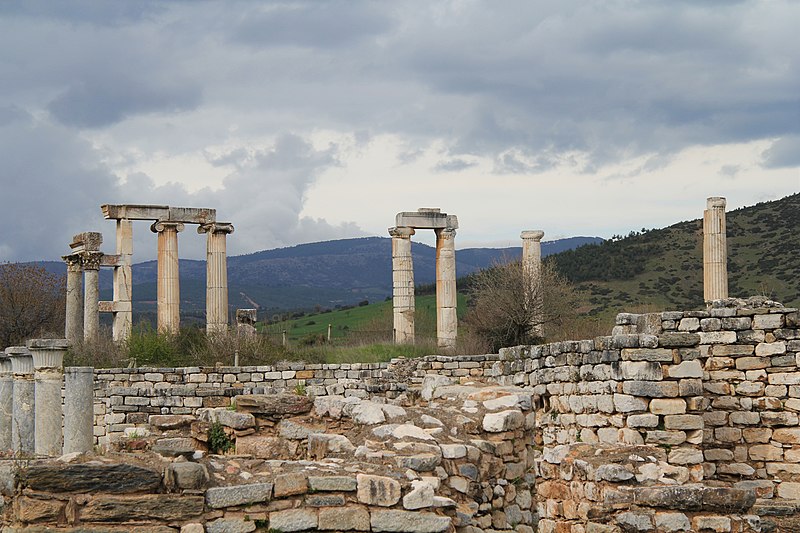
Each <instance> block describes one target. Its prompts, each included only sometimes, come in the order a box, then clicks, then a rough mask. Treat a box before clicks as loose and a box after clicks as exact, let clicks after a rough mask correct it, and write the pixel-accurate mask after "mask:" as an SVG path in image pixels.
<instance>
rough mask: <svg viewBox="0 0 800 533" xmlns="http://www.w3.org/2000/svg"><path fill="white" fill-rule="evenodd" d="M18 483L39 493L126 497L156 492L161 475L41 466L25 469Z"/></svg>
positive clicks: (108, 467) (113, 467)
mask: <svg viewBox="0 0 800 533" xmlns="http://www.w3.org/2000/svg"><path fill="white" fill-rule="evenodd" d="M20 480H21V484H22V486H23V487H25V488H29V489H31V490H34V491H40V492H62V493H72V494H80V493H86V492H93V493H94V492H107V493H112V494H126V493H135V492H148V491H152V492H155V491H156V490H158V487H159V486H160V485H161V473H160V472H157V471H155V470H151V469H149V468H142V467H139V466H134V465H128V464H97V463H83V464H66V465H65V464H47V463H43V464H39V465H32V466H30V467H28V468H27V469H26V470H25V471H24V472H23V473H22V474H21V476H20Z"/></svg>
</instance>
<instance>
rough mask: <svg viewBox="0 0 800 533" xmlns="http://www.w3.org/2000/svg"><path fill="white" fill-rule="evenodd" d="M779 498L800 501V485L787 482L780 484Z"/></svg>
mask: <svg viewBox="0 0 800 533" xmlns="http://www.w3.org/2000/svg"><path fill="white" fill-rule="evenodd" d="M777 488H778V498H783V499H786V500H800V483H790V482H787V481H784V482H781V483H779V484H778V487H777Z"/></svg>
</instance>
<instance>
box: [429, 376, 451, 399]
mask: <svg viewBox="0 0 800 533" xmlns="http://www.w3.org/2000/svg"><path fill="white" fill-rule="evenodd" d="M452 384H453V380H452V379H450V378H449V377H447V376H441V375H439V374H427V375H426V376H425V377H424V378H423V379H422V392H421V395H422V399H423V400H429V401H430V400H431V399H433V393H434V391H435V390H436V389H437V388H439V387H444V386H447V385H452Z"/></svg>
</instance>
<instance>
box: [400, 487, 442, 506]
mask: <svg viewBox="0 0 800 533" xmlns="http://www.w3.org/2000/svg"><path fill="white" fill-rule="evenodd" d="M411 487H412V489H411V491H410V492H409V493H408V494H406V495H405V496H403V508H404V509H408V510H415V509H422V508H424V507H432V506H433V497H434V490H433V486H432V485H431V484H429V483H428V482H427V481H422V480H414V481H412V482H411Z"/></svg>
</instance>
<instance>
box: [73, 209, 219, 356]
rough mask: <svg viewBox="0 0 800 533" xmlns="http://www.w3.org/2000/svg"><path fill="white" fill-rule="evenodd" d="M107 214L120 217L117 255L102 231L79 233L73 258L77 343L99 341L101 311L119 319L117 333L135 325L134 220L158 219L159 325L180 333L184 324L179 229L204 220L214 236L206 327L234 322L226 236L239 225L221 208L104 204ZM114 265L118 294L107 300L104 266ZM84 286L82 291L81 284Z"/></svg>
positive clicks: (121, 335)
mask: <svg viewBox="0 0 800 533" xmlns="http://www.w3.org/2000/svg"><path fill="white" fill-rule="evenodd" d="M101 209H102V211H103V216H104V217H105V218H106V219H108V220H114V221H116V226H117V230H116V231H117V233H116V241H117V242H116V254H104V253H103V252H101V251H100V245H101V244H102V243H103V236H102V234H100V233H96V232H85V233H80V234H78V235H75V237H74V238H73V242H72V243H71V244H70V248H71V253H70V254H69V255H66V256H64V257H63V259H64V261H65V262H66V263H67V313H66V326H65V336H66V338H67V340H69V341H71V342H75V341H77V340H79V339H87V340H93V339H96V338H97V335H98V333H99V330H100V313H101V312H109V313H112V314H113V316H114V319H113V338H114V340H115V341H119V340H124V339H126V338H128V337H129V336H130V334H131V327H132V325H133V307H132V292H133V280H132V277H131V267H132V265H133V221H134V220H152V221H153V224H152V225H151V226H150V230H151V231H152V232H153V233H157V234H158V259H157V260H158V278H157V306H158V307H157V315H158V319H157V320H158V330H159V331H166V332H170V333H176V332H177V331H178V328H179V326H180V283H179V275H178V273H179V262H178V233H179V232H181V231H183V229H184V227H185V225H186V224H198V228H197V232H198V233H206V234H207V235H208V239H207V245H206V331H208V332H209V333H215V332H222V331H225V330H226V329H227V327H228V271H227V254H226V240H227V236H228V234H230V233H233V230H234V228H233V224H231V223H230V222H217V219H216V217H217V212H216V210H215V209H208V208H194V207H170V206H166V205H110V204H106V205H103V206H101ZM101 266H105V267H112V268H113V269H114V297H113V300H112V301H110V302H101V301H99V300H100V297H99V294H100V291H99V285H98V284H99V270H100V267H101ZM82 281H83V285H84V288H83V290H81V285H82Z"/></svg>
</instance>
